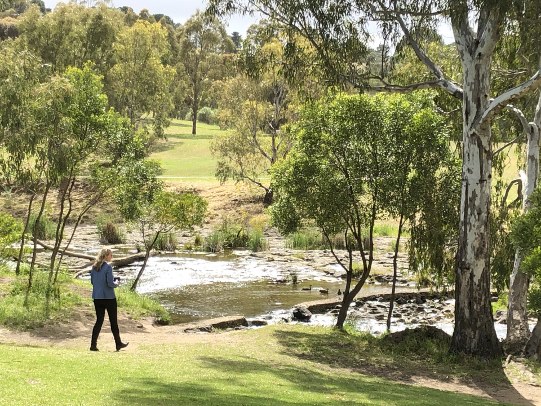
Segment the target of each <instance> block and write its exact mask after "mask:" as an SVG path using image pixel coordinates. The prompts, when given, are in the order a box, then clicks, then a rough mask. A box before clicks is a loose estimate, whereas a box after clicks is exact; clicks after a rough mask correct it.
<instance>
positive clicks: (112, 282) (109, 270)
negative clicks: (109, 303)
mask: <svg viewBox="0 0 541 406" xmlns="http://www.w3.org/2000/svg"><path fill="white" fill-rule="evenodd" d="M106 266H107V271H106V273H105V282H106V283H107V286H109V287H110V288H116V287H118V284H116V283H115V280H114V276H113V267H112V266H111V265H109V264H107V265H106Z"/></svg>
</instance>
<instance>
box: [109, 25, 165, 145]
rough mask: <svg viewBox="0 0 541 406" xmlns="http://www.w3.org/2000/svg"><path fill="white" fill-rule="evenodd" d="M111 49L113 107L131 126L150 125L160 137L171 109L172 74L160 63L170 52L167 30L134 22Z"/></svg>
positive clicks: (119, 35)
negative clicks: (149, 123)
mask: <svg viewBox="0 0 541 406" xmlns="http://www.w3.org/2000/svg"><path fill="white" fill-rule="evenodd" d="M113 49H114V57H115V61H116V64H115V65H114V66H113V67H112V69H111V71H110V76H109V77H110V80H111V94H110V96H111V101H112V104H113V106H115V108H116V109H117V110H118V111H120V112H121V113H123V114H125V115H126V116H128V117H129V118H130V120H131V122H132V123H133V124H136V123H137V124H138V125H145V123H146V122H147V121H150V122H151V123H152V125H153V129H154V135H155V136H157V137H162V136H163V135H164V132H163V131H164V128H165V127H167V126H168V125H169V119H168V117H169V113H170V112H171V110H172V108H173V102H172V89H171V85H170V84H171V83H172V81H173V77H174V70H173V68H171V67H169V66H166V65H165V64H164V63H163V59H166V58H167V56H168V54H169V52H170V50H169V45H168V42H167V30H166V29H165V28H164V27H163V26H162V25H161V24H159V23H154V24H152V23H149V22H147V21H141V20H138V21H136V22H135V24H133V25H132V26H129V27H124V28H123V29H122V31H120V32H119V34H118V41H116V42H115V43H114V45H113ZM149 113H152V115H151V116H148V114H149ZM143 116H144V117H143ZM143 118H144V119H145V120H144V121H143Z"/></svg>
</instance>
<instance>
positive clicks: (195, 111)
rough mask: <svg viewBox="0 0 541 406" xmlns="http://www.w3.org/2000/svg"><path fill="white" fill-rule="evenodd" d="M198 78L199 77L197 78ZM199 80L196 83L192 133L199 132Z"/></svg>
mask: <svg viewBox="0 0 541 406" xmlns="http://www.w3.org/2000/svg"><path fill="white" fill-rule="evenodd" d="M196 80H197V78H196ZM197 87H198V85H197V82H195V83H194V89H193V100H192V135H196V134H197V111H198V110H199V91H198V89H197Z"/></svg>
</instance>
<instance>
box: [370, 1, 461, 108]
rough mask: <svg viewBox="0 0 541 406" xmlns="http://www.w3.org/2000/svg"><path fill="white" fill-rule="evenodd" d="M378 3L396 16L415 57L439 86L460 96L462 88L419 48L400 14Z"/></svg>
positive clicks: (455, 95)
mask: <svg viewBox="0 0 541 406" xmlns="http://www.w3.org/2000/svg"><path fill="white" fill-rule="evenodd" d="M378 3H379V5H380V6H381V8H382V9H384V10H387V11H389V12H393V13H394V15H395V18H396V21H397V22H398V24H399V25H400V28H401V29H402V32H403V33H404V36H405V37H406V39H407V40H408V42H409V44H410V46H411V48H412V49H413V51H414V52H415V55H417V58H418V59H419V60H420V61H421V62H422V63H424V64H425V65H426V67H427V68H428V69H429V70H430V72H432V74H433V75H434V76H436V79H437V80H438V84H439V87H441V88H442V89H444V90H445V91H447V92H449V93H450V94H452V95H453V96H454V97H456V98H462V94H463V92H462V89H461V88H460V87H459V86H457V85H456V84H454V83H453V82H451V81H450V80H449V79H447V78H446V77H445V75H444V74H443V72H442V70H441V69H440V67H439V66H437V65H436V64H435V63H434V62H433V61H432V59H430V58H429V57H428V55H427V54H426V53H425V52H424V51H423V50H422V49H421V46H420V45H419V43H418V42H417V41H416V40H415V39H414V38H413V35H411V32H410V30H409V28H408V26H407V25H406V23H405V22H404V19H403V18H402V16H401V15H400V14H399V13H397V12H396V11H395V10H389V9H387V8H386V6H385V4H383V3H382V2H381V1H380V0H378Z"/></svg>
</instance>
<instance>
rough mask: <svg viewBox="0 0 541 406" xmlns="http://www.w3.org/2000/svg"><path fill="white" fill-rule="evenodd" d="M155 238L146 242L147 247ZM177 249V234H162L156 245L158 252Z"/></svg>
mask: <svg viewBox="0 0 541 406" xmlns="http://www.w3.org/2000/svg"><path fill="white" fill-rule="evenodd" d="M154 237H155V235H154V236H152V237H151V238H150V239H149V240H147V241H146V244H147V246H148V244H150V242H151V241H153V240H154ZM177 248H178V240H177V236H176V235H175V233H160V235H158V238H157V239H156V242H155V243H154V249H156V250H158V251H175V250H176V249H177Z"/></svg>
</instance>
